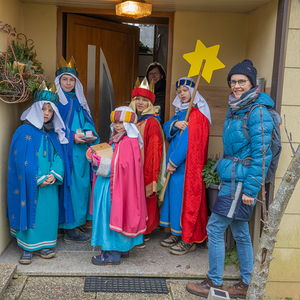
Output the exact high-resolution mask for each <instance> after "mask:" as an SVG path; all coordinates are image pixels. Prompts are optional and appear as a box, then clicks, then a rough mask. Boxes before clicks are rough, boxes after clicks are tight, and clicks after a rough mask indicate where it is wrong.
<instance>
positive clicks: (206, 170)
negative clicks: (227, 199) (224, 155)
mask: <svg viewBox="0 0 300 300" xmlns="http://www.w3.org/2000/svg"><path fill="white" fill-rule="evenodd" d="M215 163H216V162H215V161H213V160H212V159H211V158H208V159H207V164H206V165H205V166H204V167H203V170H202V177H203V181H204V182H205V187H206V188H209V185H210V184H211V183H213V184H220V180H219V176H218V173H217V171H215V172H213V173H211V172H210V170H211V169H212V167H213V166H214V165H215Z"/></svg>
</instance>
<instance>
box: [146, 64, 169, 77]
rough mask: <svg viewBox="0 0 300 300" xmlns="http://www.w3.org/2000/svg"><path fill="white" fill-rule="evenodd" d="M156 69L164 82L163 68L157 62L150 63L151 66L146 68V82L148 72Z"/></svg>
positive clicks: (164, 73)
mask: <svg viewBox="0 0 300 300" xmlns="http://www.w3.org/2000/svg"><path fill="white" fill-rule="evenodd" d="M156 67H157V68H158V70H159V73H160V74H161V75H163V78H162V79H164V80H166V72H165V70H164V68H163V66H162V65H161V64H160V63H159V62H153V63H151V64H150V65H149V66H148V67H147V71H146V77H147V80H148V74H149V72H150V71H151V70H153V69H154V68H156ZM148 81H149V80H148Z"/></svg>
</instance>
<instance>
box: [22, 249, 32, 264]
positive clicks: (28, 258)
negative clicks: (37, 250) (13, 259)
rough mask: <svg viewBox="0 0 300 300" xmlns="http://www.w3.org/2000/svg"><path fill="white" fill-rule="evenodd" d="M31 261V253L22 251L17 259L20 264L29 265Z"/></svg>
mask: <svg viewBox="0 0 300 300" xmlns="http://www.w3.org/2000/svg"><path fill="white" fill-rule="evenodd" d="M31 262H32V253H31V252H29V251H24V252H23V253H22V255H21V257H20V259H19V263H20V264H22V265H29V264H31Z"/></svg>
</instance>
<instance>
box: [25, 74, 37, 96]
mask: <svg viewBox="0 0 300 300" xmlns="http://www.w3.org/2000/svg"><path fill="white" fill-rule="evenodd" d="M27 84H28V90H29V91H30V92H31V93H34V92H35V91H37V90H38V88H39V83H38V82H36V81H34V79H33V77H29V78H28V80H27Z"/></svg>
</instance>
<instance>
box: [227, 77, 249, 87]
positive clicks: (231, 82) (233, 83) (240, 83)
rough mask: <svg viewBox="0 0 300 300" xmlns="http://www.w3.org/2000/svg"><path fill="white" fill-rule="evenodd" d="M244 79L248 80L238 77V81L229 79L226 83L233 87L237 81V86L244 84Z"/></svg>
mask: <svg viewBox="0 0 300 300" xmlns="http://www.w3.org/2000/svg"><path fill="white" fill-rule="evenodd" d="M246 81H249V80H248V79H240V80H238V81H235V80H229V81H228V83H229V84H230V86H231V87H234V86H235V85H236V84H237V83H238V85H239V86H244V85H245V84H246Z"/></svg>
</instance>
